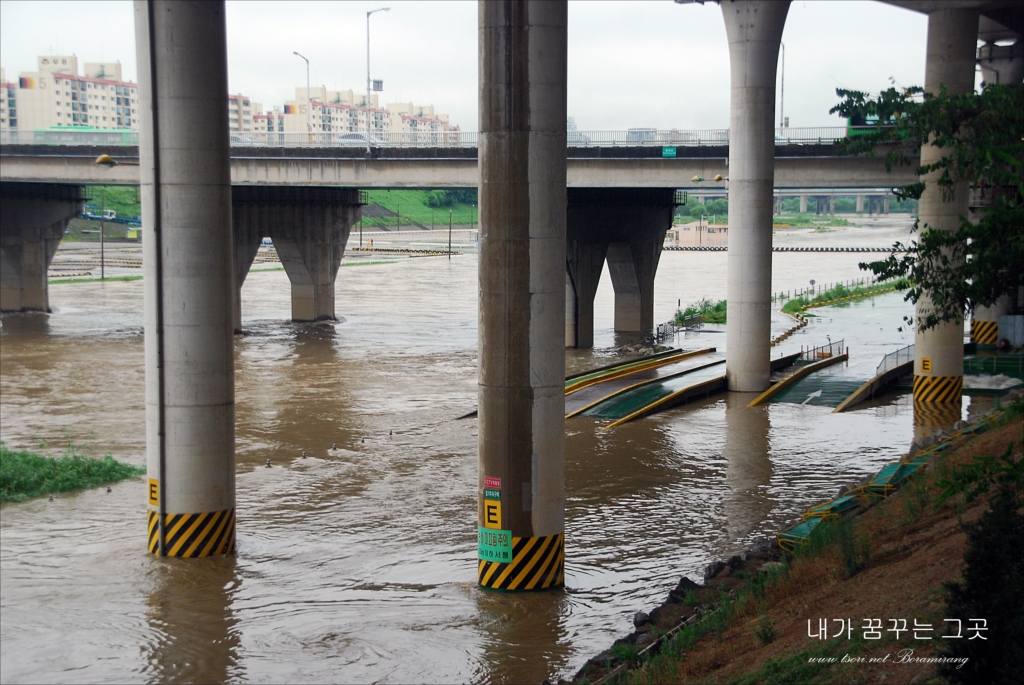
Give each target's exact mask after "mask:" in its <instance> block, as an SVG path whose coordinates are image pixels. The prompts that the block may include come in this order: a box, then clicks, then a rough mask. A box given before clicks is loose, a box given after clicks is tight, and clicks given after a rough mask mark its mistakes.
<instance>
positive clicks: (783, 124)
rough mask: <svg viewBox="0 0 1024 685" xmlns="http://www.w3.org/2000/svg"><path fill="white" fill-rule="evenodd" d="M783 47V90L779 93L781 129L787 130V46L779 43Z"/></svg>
mask: <svg viewBox="0 0 1024 685" xmlns="http://www.w3.org/2000/svg"><path fill="white" fill-rule="evenodd" d="M779 45H781V46H782V88H781V89H780V93H779V128H786V44H785V43H783V42H782V41H779Z"/></svg>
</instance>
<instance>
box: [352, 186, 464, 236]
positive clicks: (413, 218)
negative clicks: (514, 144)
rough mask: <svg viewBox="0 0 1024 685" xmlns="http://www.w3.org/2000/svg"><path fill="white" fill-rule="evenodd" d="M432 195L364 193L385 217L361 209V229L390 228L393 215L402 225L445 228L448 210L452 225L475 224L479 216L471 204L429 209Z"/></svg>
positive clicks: (414, 191) (425, 191)
mask: <svg viewBox="0 0 1024 685" xmlns="http://www.w3.org/2000/svg"><path fill="white" fill-rule="evenodd" d="M435 192H436V191H431V190H368V191H366V195H367V200H368V201H369V203H370V204H371V205H379V206H380V207H383V208H384V209H385V210H387V211H388V212H389V214H388V215H386V216H372V214H374V211H373V210H372V209H370V208H366V209H364V210H363V219H362V221H363V227H364V228H365V229H367V230H369V229H371V228H374V227H378V228H384V227H388V228H390V227H393V226H395V225H396V224H397V222H398V220H399V216H395V215H396V214H397V215H400V218H401V222H402V226H409V224H410V223H411V222H414V223H417V224H419V225H421V226H423V227H425V228H430V227H431V225H433V226H434V227H435V228H447V227H448V212H449V211H451V220H452V223H453V224H470V223H477V222H479V220H480V217H479V213H478V212H477V208H476V206H475V205H473V204H467V203H464V202H453V203H452V204H450V205H445V206H440V207H431V206H430V205H429V204H427V203H428V202H429V201H430V198H431V194H432V193H435ZM353 230H356V229H355V228H354V229H353Z"/></svg>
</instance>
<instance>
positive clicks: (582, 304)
mask: <svg viewBox="0 0 1024 685" xmlns="http://www.w3.org/2000/svg"><path fill="white" fill-rule="evenodd" d="M566 223H567V235H568V238H567V240H566V246H565V346H566V347H576V348H581V349H585V348H590V347H593V346H594V296H595V295H596V294H597V285H598V283H599V282H600V281H601V270H602V269H604V260H605V255H606V254H607V253H608V243H607V242H595V241H591V240H586V239H584V238H583V237H582V236H578V237H577V236H574V231H573V230H572V229H573V212H572V210H571V209H570V210H569V217H568V220H567V222H566Z"/></svg>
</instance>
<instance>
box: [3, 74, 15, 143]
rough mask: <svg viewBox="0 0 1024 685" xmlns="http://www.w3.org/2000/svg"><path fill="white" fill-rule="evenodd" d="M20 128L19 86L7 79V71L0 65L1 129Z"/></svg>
mask: <svg viewBox="0 0 1024 685" xmlns="http://www.w3.org/2000/svg"><path fill="white" fill-rule="evenodd" d="M11 128H18V87H17V85H16V84H14V83H9V82H8V81H7V72H6V71H5V70H4V69H3V67H0V131H7V130H9V129H11Z"/></svg>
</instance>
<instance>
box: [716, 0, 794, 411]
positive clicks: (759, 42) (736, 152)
mask: <svg viewBox="0 0 1024 685" xmlns="http://www.w3.org/2000/svg"><path fill="white" fill-rule="evenodd" d="M788 12H789V2H788V1H786V2H768V1H766V0H737V1H736V2H729V3H722V15H723V16H724V17H725V31H726V35H727V36H728V39H729V68H730V80H731V97H730V116H729V130H730V142H729V224H730V226H729V262H728V264H729V281H728V301H729V304H728V312H727V318H728V335H729V340H728V354H727V358H726V369H725V375H726V379H727V381H728V384H729V389H730V390H737V391H741V392H760V391H762V390H764V389H766V388H767V387H768V381H769V377H770V376H771V369H770V358H769V356H770V350H771V348H770V345H769V342H770V338H771V302H770V298H771V289H772V288H771V280H772V206H771V201H772V188H773V187H774V180H775V127H774V122H773V113H774V112H775V83H776V74H777V70H776V67H777V66H778V57H779V43H780V41H781V40H782V29H783V27H784V26H785V24H786V14H787V13H788Z"/></svg>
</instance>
